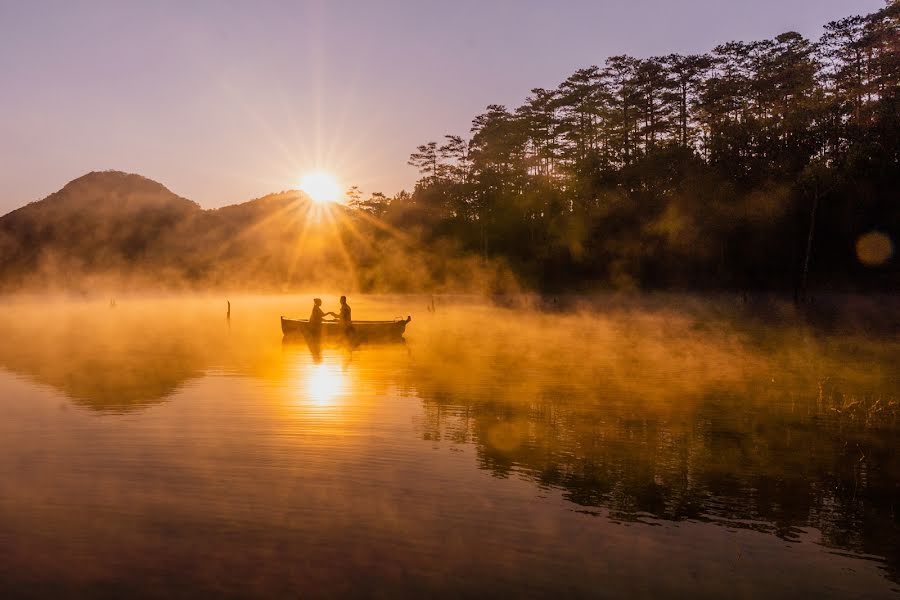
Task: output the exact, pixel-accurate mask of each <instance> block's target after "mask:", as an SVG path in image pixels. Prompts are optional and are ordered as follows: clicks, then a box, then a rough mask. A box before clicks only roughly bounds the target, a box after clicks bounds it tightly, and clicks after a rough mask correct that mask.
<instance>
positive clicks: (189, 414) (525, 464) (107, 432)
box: [0, 296, 900, 597]
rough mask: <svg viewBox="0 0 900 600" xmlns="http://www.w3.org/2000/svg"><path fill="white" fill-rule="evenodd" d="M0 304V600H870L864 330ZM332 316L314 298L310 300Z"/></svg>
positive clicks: (885, 375)
mask: <svg viewBox="0 0 900 600" xmlns="http://www.w3.org/2000/svg"><path fill="white" fill-rule="evenodd" d="M231 300H232V314H231V318H230V320H226V319H225V303H224V299H218V298H216V299H210V298H193V299H184V298H160V299H140V300H138V299H118V300H117V302H116V305H115V307H111V306H109V304H108V302H107V301H102V302H100V301H92V300H82V301H71V300H70V301H59V302H41V303H36V302H34V301H26V300H24V299H9V300H7V301H5V302H4V304H3V307H2V314H0V331H2V332H3V334H4V335H3V338H2V339H0V481H2V484H0V485H2V487H0V589H2V590H4V591H5V592H6V593H5V594H4V596H5V597H6V596H10V597H18V596H104V595H105V596H110V597H122V596H124V595H128V596H130V597H135V596H166V597H197V596H201V595H211V594H216V595H224V596H229V597H236V596H237V597H240V596H248V597H261V596H264V597H320V596H341V595H347V596H349V595H364V596H371V597H396V596H398V595H404V596H420V595H425V594H428V595H446V596H454V597H458V596H466V595H468V596H485V595H491V594H493V595H500V594H503V595H514V596H546V595H551V594H554V595H564V596H570V597H577V596H584V597H604V596H629V597H660V596H669V597H675V596H681V597H686V596H693V597H723V596H728V597H763V596H765V597H797V596H801V595H804V596H805V595H812V594H815V595H817V596H820V597H896V596H897V593H898V589H900V585H898V581H900V544H898V540H900V525H898V508H900V459H898V458H897V453H896V446H897V439H898V437H897V435H898V433H900V422H898V405H897V401H898V398H900V395H898V390H900V384H898V376H897V369H896V359H897V357H898V356H900V353H898V350H900V343H898V341H897V339H896V337H894V336H890V335H876V334H874V333H872V332H871V331H869V333H862V332H859V331H855V330H853V329H852V328H851V329H846V328H845V329H837V330H834V329H829V330H823V329H820V328H817V327H812V326H809V325H804V324H800V323H798V322H796V321H794V320H793V319H791V318H790V317H789V316H788V317H785V318H781V317H779V318H773V317H772V314H767V315H766V316H765V317H764V318H751V317H747V316H745V315H744V316H738V315H743V313H741V312H740V310H739V309H736V308H734V306H733V304H734V303H733V302H731V301H725V300H722V299H720V300H714V301H703V300H697V299H691V298H681V299H677V298H676V299H671V298H670V299H666V300H664V301H659V302H642V303H638V302H635V303H634V305H630V304H629V302H617V303H612V304H611V303H593V304H589V305H585V306H583V307H582V309H581V310H571V311H569V310H566V311H557V312H539V311H531V310H525V309H516V308H499V307H496V306H490V305H486V304H481V303H478V302H475V301H471V300H466V299H459V298H457V299H448V298H442V299H439V301H438V302H437V306H436V310H435V311H434V312H431V311H430V310H426V306H427V305H428V304H429V301H430V299H424V298H419V297H397V298H362V297H360V298H356V299H354V298H351V304H352V305H353V310H354V316H356V317H357V318H361V319H363V318H391V317H394V316H400V315H406V314H409V313H411V314H412V315H413V321H412V323H411V324H410V326H409V328H408V330H407V335H406V343H405V344H391V345H373V346H360V347H357V348H342V347H325V348H323V349H322V350H321V352H320V353H319V352H312V351H311V350H310V348H309V347H308V346H307V345H305V344H304V343H303V342H300V343H296V342H290V341H284V340H282V336H281V333H280V330H279V326H278V316H279V314H288V315H292V314H293V315H297V314H305V313H307V312H308V308H309V307H308V306H307V303H308V301H309V300H308V298H297V297H288V296H282V297H268V298H232V299H231ZM336 305H337V303H336V300H335V299H334V298H326V310H332V309H333V308H334V307H335V306H336Z"/></svg>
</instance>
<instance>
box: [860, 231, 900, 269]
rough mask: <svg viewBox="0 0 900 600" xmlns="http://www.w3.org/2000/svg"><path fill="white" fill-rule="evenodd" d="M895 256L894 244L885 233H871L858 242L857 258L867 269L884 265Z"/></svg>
mask: <svg viewBox="0 0 900 600" xmlns="http://www.w3.org/2000/svg"><path fill="white" fill-rule="evenodd" d="M893 255H894V244H893V242H891V238H889V237H888V236H887V235H885V234H884V233H881V232H880V231H870V232H869V233H866V234H863V235H861V236H859V239H857V240H856V257H857V258H858V259H859V262H861V263H862V264H864V265H866V266H867V267H877V266H880V265H883V264H884V263H886V262H887V261H889V260H890V259H891V256H893Z"/></svg>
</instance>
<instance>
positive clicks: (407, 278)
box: [0, 171, 509, 294]
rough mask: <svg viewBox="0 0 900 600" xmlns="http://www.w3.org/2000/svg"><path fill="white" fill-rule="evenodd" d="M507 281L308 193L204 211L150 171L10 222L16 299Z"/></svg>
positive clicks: (74, 185) (58, 197)
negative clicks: (27, 294) (148, 175)
mask: <svg viewBox="0 0 900 600" xmlns="http://www.w3.org/2000/svg"><path fill="white" fill-rule="evenodd" d="M504 278H506V279H507V280H508V279H509V276H508V273H507V272H506V271H505V270H504V269H500V268H495V267H494V265H493V263H492V262H491V261H487V262H485V261H482V260H481V259H480V258H478V257H467V256H465V255H459V254H458V253H457V252H456V251H455V249H452V248H440V247H436V246H433V245H427V246H426V245H422V244H420V243H419V242H418V241H417V240H416V239H415V238H414V237H412V236H409V235H406V234H404V233H402V232H399V231H396V230H393V229H392V228H390V227H389V226H387V225H386V224H385V223H383V222H380V221H378V220H375V219H373V218H372V217H371V216H370V215H369V214H368V213H366V212H365V211H354V210H350V209H348V208H346V207H344V206H342V205H337V204H335V205H330V206H328V207H323V206H320V205H317V204H315V203H313V202H312V201H311V200H310V199H309V198H308V197H306V196H305V195H304V194H303V193H301V192H298V191H285V192H279V193H276V194H270V195H268V196H264V197H262V198H257V199H255V200H251V201H249V202H245V203H243V204H237V205H234V206H226V207H223V208H219V209H215V210H203V209H202V208H200V206H198V205H197V204H195V203H194V202H191V201H190V200H186V199H185V198H181V197H179V196H177V195H176V194H174V193H172V192H171V191H169V190H168V189H166V188H165V187H164V186H163V185H161V184H159V183H157V182H155V181H151V180H149V179H146V178H145V177H141V176H140V175H135V174H130V173H121V172H118V171H103V172H93V173H88V174H87V175H84V176H83V177H79V178H78V179H76V180H74V181H71V182H69V183H68V184H67V185H66V186H65V187H63V188H62V189H61V190H59V191H58V192H56V193H54V194H51V195H50V196H48V197H47V198H45V199H43V200H40V201H38V202H33V203H31V204H28V205H27V206H24V207H22V208H20V209H18V210H15V211H13V212H11V213H9V214H7V215H5V216H2V217H0V292H6V293H9V292H20V291H25V292H46V291H61V292H76V293H85V294H97V293H107V292H109V293H118V292H121V291H147V290H163V291H173V290H203V289H231V290H243V291H251V292H260V291H291V290H299V289H324V288H327V289H341V290H345V291H352V290H366V291H420V290H423V289H453V290H460V289H466V290H472V289H484V286H487V287H488V288H492V287H493V286H495V285H498V284H500V285H503V282H504ZM506 289H508V288H506Z"/></svg>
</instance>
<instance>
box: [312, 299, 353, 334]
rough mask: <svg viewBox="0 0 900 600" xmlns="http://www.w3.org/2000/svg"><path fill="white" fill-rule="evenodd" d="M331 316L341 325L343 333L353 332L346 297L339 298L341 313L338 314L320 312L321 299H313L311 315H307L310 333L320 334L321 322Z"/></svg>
mask: <svg viewBox="0 0 900 600" xmlns="http://www.w3.org/2000/svg"><path fill="white" fill-rule="evenodd" d="M328 315H331V316H332V317H334V318H335V319H337V320H338V322H339V323H340V324H341V327H342V329H343V330H344V333H347V334H349V333H351V332H352V331H353V320H352V319H351V317H350V305H349V304H347V296H341V312H340V314H338V313H335V312H330V311H329V312H323V311H322V299H321V298H313V309H312V313H310V315H309V326H310V329H311V330H312V331H314V332H315V333H317V334H318V333H320V332H321V331H322V320H323V319H324V318H325V317H326V316H328Z"/></svg>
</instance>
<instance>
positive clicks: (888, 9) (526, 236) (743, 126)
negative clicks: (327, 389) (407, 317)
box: [350, 0, 900, 298]
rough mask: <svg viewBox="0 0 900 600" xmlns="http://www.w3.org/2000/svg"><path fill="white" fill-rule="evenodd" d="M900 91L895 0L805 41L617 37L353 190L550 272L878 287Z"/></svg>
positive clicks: (899, 137) (550, 277)
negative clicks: (517, 100) (546, 83)
mask: <svg viewBox="0 0 900 600" xmlns="http://www.w3.org/2000/svg"><path fill="white" fill-rule="evenodd" d="M898 100H900V2H897V1H896V0H893V1H891V2H889V3H888V4H887V5H886V6H885V7H884V8H883V9H881V10H879V11H877V12H875V13H873V14H869V15H865V16H851V17H847V18H845V19H841V20H839V21H834V22H831V23H828V24H827V25H825V27H824V32H823V34H822V36H821V37H820V39H819V40H817V41H811V40H808V39H806V38H805V37H803V36H802V35H800V34H799V33H796V32H787V33H783V34H781V35H779V36H777V37H775V38H774V39H767V40H761V41H755V42H737V41H734V42H728V43H725V44H721V45H719V46H716V47H715V48H713V49H712V50H711V51H710V52H708V53H706V54H699V55H681V54H669V55H667V56H654V57H649V58H635V57H631V56H624V55H622V56H612V57H610V58H608V59H607V60H606V61H605V63H603V65H602V66H590V67H587V68H583V69H579V70H577V71H575V72H574V73H573V74H571V75H570V76H569V77H568V78H566V79H565V81H563V82H562V83H561V84H559V86H557V87H556V88H555V89H542V88H535V89H533V90H531V94H530V95H529V96H528V97H527V98H526V100H525V101H524V103H523V104H522V105H521V106H519V107H517V108H513V109H510V108H507V107H505V106H501V105H490V106H488V107H487V109H486V111H485V112H483V113H482V114H480V115H477V116H476V117H475V118H474V119H473V121H472V127H471V130H470V132H469V135H468V136H461V135H446V136H444V138H443V139H442V140H440V141H429V142H427V143H425V144H422V145H421V146H419V147H418V148H417V149H416V151H415V152H413V153H412V154H411V156H410V160H409V163H410V164H411V165H413V166H415V167H416V168H417V169H418V170H419V172H420V174H421V178H420V180H419V181H418V183H417V184H416V186H415V189H414V190H413V192H412V193H407V192H401V193H400V194H397V195H396V196H394V197H386V196H385V195H383V194H372V195H370V196H369V197H368V198H363V194H362V193H361V192H360V190H359V189H357V188H354V189H353V190H351V193H350V200H351V205H352V206H354V207H355V208H358V209H361V210H365V211H367V212H369V213H371V214H373V215H374V216H376V217H378V218H379V219H381V220H383V221H384V222H386V223H387V224H389V225H391V226H393V227H395V228H398V229H402V230H403V231H404V232H407V233H409V232H414V233H415V235H417V236H418V239H419V240H420V241H421V242H422V243H423V244H429V243H433V242H435V241H441V242H442V243H447V242H448V241H449V242H452V243H453V244H454V245H455V246H454V247H456V248H458V249H459V250H460V251H461V252H466V253H473V254H474V253H478V254H480V255H481V256H483V257H484V258H485V259H491V260H502V261H505V262H506V263H508V264H509V266H511V267H512V268H513V270H514V271H515V272H516V273H517V274H518V275H519V276H520V277H521V278H522V279H523V281H526V282H529V283H531V284H533V285H535V286H536V287H538V288H544V289H558V288H571V287H580V286H588V285H602V286H611V287H616V288H631V287H636V288H668V289H678V288H692V289H743V290H754V289H758V290H763V289H773V290H774V289H777V290H792V291H794V292H795V294H796V295H797V296H798V297H799V298H802V297H804V296H805V295H806V294H807V289H808V288H810V287H817V286H818V287H821V288H844V289H846V288H857V289H859V288H863V289H879V288H880V289H885V288H889V287H891V286H894V285H895V284H896V282H897V277H896V275H897V270H896V266H895V265H896V260H895V259H892V257H891V250H892V242H891V241H892V240H895V239H896V234H897V231H898V224H900V218H898V217H900V213H898V205H897V190H898V189H900V188H898V184H900V177H898V175H900V169H898V166H900V110H898V109H900V103H898ZM867 234H868V236H869V237H868V238H866V237H865V236H866V235H867ZM873 236H874V237H873ZM863 238H865V239H866V240H869V242H871V243H874V244H875V247H874V258H873V254H872V251H871V248H870V249H869V250H868V251H867V250H866V249H865V248H863V249H862V251H867V252H868V254H866V255H865V256H861V255H860V252H861V250H860V244H861V242H860V240H861V239H863ZM872 240H874V242H872ZM870 245H871V244H870Z"/></svg>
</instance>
